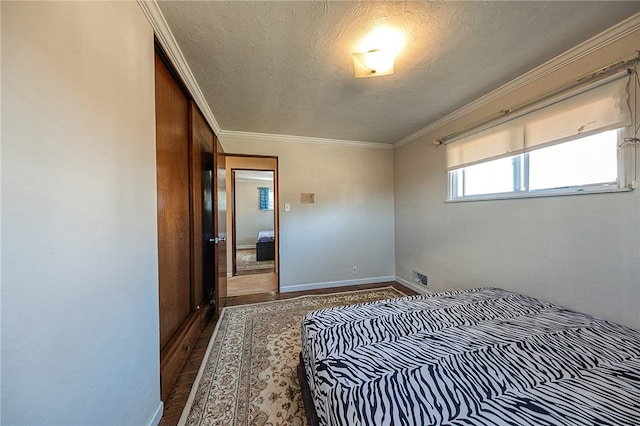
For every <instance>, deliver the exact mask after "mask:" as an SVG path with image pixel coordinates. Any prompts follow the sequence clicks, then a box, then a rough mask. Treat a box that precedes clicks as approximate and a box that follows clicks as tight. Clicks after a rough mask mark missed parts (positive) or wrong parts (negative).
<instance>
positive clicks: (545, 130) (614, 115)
mask: <svg viewBox="0 0 640 426" xmlns="http://www.w3.org/2000/svg"><path fill="white" fill-rule="evenodd" d="M628 75H629V74H628V73H627V72H626V71H625V72H624V73H619V74H617V75H613V76H611V77H608V78H606V79H604V80H600V81H598V82H596V83H593V84H591V85H589V86H586V87H583V88H581V89H579V90H578V91H573V92H571V93H566V94H564V95H562V96H560V97H557V98H555V99H552V100H549V101H546V102H543V103H540V104H537V105H535V106H534V107H532V108H531V109H529V110H528V111H524V112H522V113H520V114H518V116H516V117H514V118H510V119H508V121H506V122H505V120H504V119H503V120H500V121H496V122H493V123H489V124H488V125H487V126H484V130H480V131H478V132H476V133H474V134H472V135H470V136H466V137H463V138H461V139H458V140H455V141H453V142H449V143H447V170H454V169H458V168H461V167H466V166H469V165H472V164H475V163H479V162H484V161H489V160H494V159H498V158H502V157H507V156H512V155H517V154H520V153H522V152H526V151H531V150H533V149H536V148H540V147H542V146H549V145H554V144H558V143H562V142H565V141H567V140H571V139H574V138H576V137H578V136H587V135H589V134H593V133H597V132H601V131H605V130H611V129H618V128H621V127H625V126H628V125H630V124H631V110H630V108H629V101H628V100H629V95H628V90H627V86H628V83H629V77H628ZM487 127H488V128H487Z"/></svg>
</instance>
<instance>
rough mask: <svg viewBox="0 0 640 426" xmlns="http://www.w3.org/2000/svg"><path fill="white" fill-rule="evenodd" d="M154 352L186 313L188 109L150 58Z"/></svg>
mask: <svg viewBox="0 0 640 426" xmlns="http://www.w3.org/2000/svg"><path fill="white" fill-rule="evenodd" d="M155 67H156V81H155V89H156V167H157V169H156V170H157V185H158V187H157V190H158V274H159V277H158V279H159V284H158V286H159V303H160V349H162V348H164V347H165V346H166V345H167V343H168V342H169V340H170V339H171V337H172V336H173V335H174V334H175V333H176V331H177V330H178V328H179V327H180V325H181V324H182V323H183V321H184V320H185V319H186V317H187V316H188V315H189V313H190V312H191V289H190V283H191V256H190V250H191V241H190V222H189V213H190V212H189V148H188V147H189V126H188V124H189V122H188V119H189V109H188V108H189V103H188V99H187V97H186V95H185V94H184V92H183V91H182V89H181V88H180V86H179V85H178V84H177V83H176V81H175V79H174V78H173V76H172V75H171V73H170V72H169V70H168V68H167V67H166V65H165V64H164V62H163V61H162V59H161V58H160V56H159V55H158V54H156V58H155Z"/></svg>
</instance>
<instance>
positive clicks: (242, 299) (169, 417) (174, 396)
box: [160, 282, 418, 426]
mask: <svg viewBox="0 0 640 426" xmlns="http://www.w3.org/2000/svg"><path fill="white" fill-rule="evenodd" d="M387 286H393V287H394V288H396V289H398V290H400V291H402V292H403V293H405V294H406V295H414V294H418V293H416V292H415V291H414V290H412V289H410V288H407V287H405V286H403V285H402V284H399V283H397V282H386V283H380V284H363V285H355V286H350V287H340V288H327V289H319V290H310V291H297V292H291V293H275V292H272V293H261V294H250V295H242V296H235V297H228V298H227V299H225V300H224V306H238V305H248V304H250V303H258V302H268V301H272V300H282V299H290V298H292V297H298V296H304V295H309V294H330V293H338V292H341V291H353V290H366V289H371V288H378V287H387ZM214 329H215V321H210V322H209V323H208V324H207V325H206V326H205V328H204V329H203V330H202V333H201V334H200V337H199V338H198V341H197V342H196V345H195V346H194V348H193V351H192V352H191V355H189V359H188V360H187V363H186V364H185V366H184V368H183V369H182V372H181V373H180V376H179V377H178V381H177V382H176V385H175V387H174V388H173V390H172V391H171V393H170V394H169V397H168V398H167V400H166V401H165V404H164V413H163V417H162V419H161V420H160V425H161V426H173V425H176V424H178V421H179V420H180V416H181V415H182V410H183V409H184V406H185V405H186V403H187V399H189V393H190V392H191V387H192V386H193V382H194V381H195V379H196V376H197V375H198V370H199V369H200V364H202V359H203V358H204V354H205V352H206V351H207V346H208V344H209V340H210V339H211V335H212V334H213V330H214Z"/></svg>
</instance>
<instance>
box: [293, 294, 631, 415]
mask: <svg viewBox="0 0 640 426" xmlns="http://www.w3.org/2000/svg"><path fill="white" fill-rule="evenodd" d="M302 358H303V361H304V363H305V366H306V371H307V380H308V382H309V387H310V389H311V393H312V396H313V398H314V403H315V407H316V411H317V414H318V418H319V422H320V425H350V426H352V425H353V426H355V425H376V426H379V425H443V424H446V425H517V426H523V425H568V426H569V425H570V426H575V425H616V426H619V425H640V332H638V331H636V330H633V329H630V328H627V327H624V326H621V325H618V324H615V323H611V322H608V321H604V320H601V319H598V318H594V317H592V316H589V315H586V314H582V313H578V312H574V311H570V310H568V309H564V308H562V307H560V306H557V305H554V304H551V303H547V302H543V301H540V300H537V299H534V298H531V297H527V296H523V295H519V294H515V293H511V292H508V291H504V290H500V289H474V290H461V291H454V292H449V293H440V294H436V295H424V296H423V295H421V296H410V297H404V298H400V299H390V300H384V301H378V302H371V303H365V304H360V305H353V306H344V307H338V308H331V309H325V310H321V311H316V312H312V313H310V314H308V315H307V316H306V317H305V318H304V320H303V322H302Z"/></svg>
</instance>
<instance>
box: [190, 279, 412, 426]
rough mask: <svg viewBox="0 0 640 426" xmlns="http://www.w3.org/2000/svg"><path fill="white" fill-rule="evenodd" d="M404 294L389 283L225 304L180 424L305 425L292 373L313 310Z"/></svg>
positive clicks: (298, 391) (302, 409)
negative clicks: (302, 332) (303, 325)
mask: <svg viewBox="0 0 640 426" xmlns="http://www.w3.org/2000/svg"><path fill="white" fill-rule="evenodd" d="M402 296H405V294H403V293H402V292H400V291H398V290H396V289H394V288H393V287H381V288H377V289H372V290H360V291H349V292H341V293H333V294H325V295H317V296H316V295H314V296H300V297H296V298H292V299H286V300H278V301H275V302H264V303H256V304H252V305H243V306H234V307H228V308H224V309H223V311H222V315H221V318H220V320H219V321H218V324H217V325H216V329H215V330H214V332H213V336H212V337H211V341H210V342H209V346H208V348H207V352H206V354H205V357H204V360H203V361H202V365H201V367H200V371H199V373H198V376H197V377H196V380H195V383H194V384H193V388H192V389H191V394H190V395H189V399H188V401H187V404H186V406H185V408H184V411H183V413H182V417H181V418H180V422H179V423H178V424H179V425H238V426H249V425H274V426H276V425H294V426H296V425H305V424H306V418H305V413H304V407H303V404H302V394H301V392H300V386H299V384H298V378H297V375H296V367H297V365H298V354H299V353H300V348H301V343H300V324H301V322H302V318H303V316H304V315H305V314H306V313H308V312H310V311H314V310H318V309H323V308H329V307H333V306H343V305H349V304H353V303H361V302H370V301H374V300H381V299H390V298H394V297H402Z"/></svg>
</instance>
